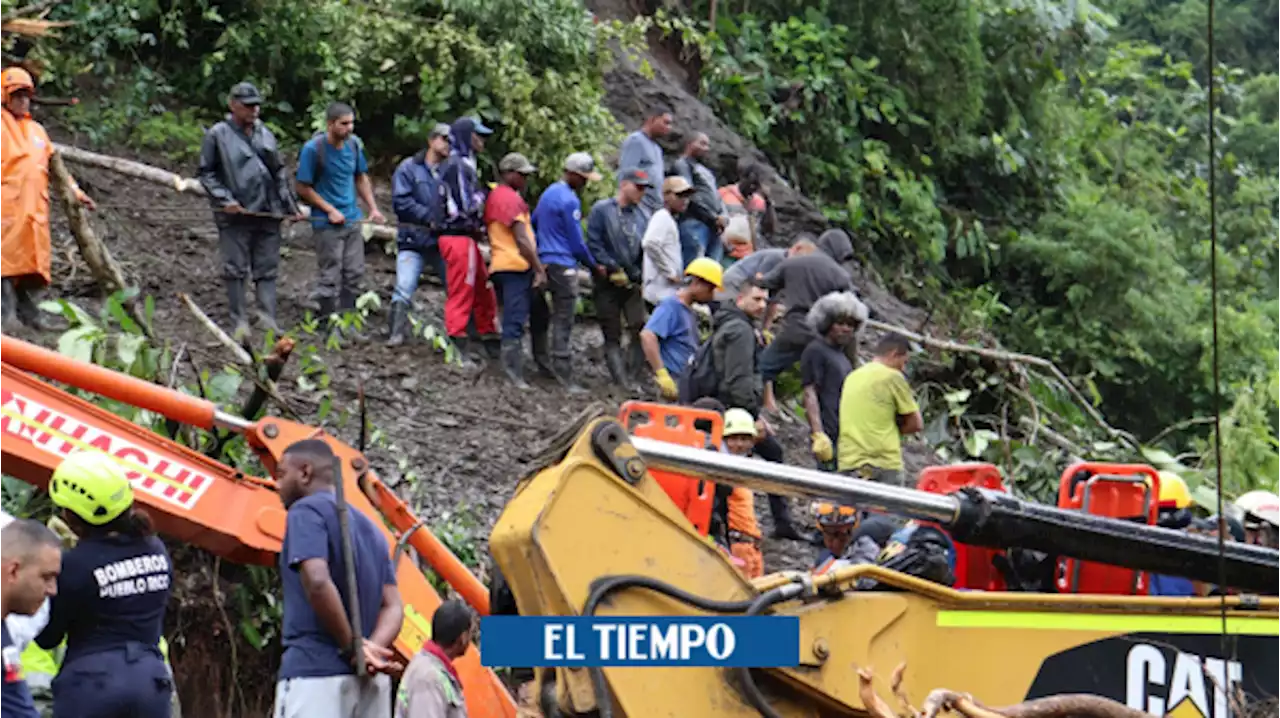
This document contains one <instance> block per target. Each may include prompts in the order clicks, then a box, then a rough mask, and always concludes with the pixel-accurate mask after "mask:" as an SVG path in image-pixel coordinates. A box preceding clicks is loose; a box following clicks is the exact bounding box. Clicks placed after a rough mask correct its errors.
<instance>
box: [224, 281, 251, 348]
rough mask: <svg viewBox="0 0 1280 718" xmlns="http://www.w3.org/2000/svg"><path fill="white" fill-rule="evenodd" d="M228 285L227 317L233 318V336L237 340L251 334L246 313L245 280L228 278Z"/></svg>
mask: <svg viewBox="0 0 1280 718" xmlns="http://www.w3.org/2000/svg"><path fill="white" fill-rule="evenodd" d="M226 285H227V318H228V319H230V320H231V338H232V339H235V340H236V341H240V340H241V339H244V338H245V337H246V336H247V335H248V334H249V319H248V318H247V317H246V316H245V313H244V300H245V297H244V280H243V279H228V280H226Z"/></svg>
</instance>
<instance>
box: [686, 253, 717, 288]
mask: <svg viewBox="0 0 1280 718" xmlns="http://www.w3.org/2000/svg"><path fill="white" fill-rule="evenodd" d="M684 274H685V276H686V277H697V278H699V279H705V280H707V281H708V282H710V283H711V285H712V286H714V287H715V288H716V289H724V267H721V266H720V263H719V262H717V261H716V260H714V259H711V258H710V257H698V258H697V259H695V260H693V261H692V262H689V266H688V267H685V269H684Z"/></svg>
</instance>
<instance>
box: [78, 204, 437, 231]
mask: <svg viewBox="0 0 1280 718" xmlns="http://www.w3.org/2000/svg"><path fill="white" fill-rule="evenodd" d="M96 205H97V207H98V208H99V209H111V210H128V211H132V212H140V213H143V214H146V215H149V219H151V220H153V221H157V222H160V223H171V224H179V223H187V222H190V221H191V220H193V219H197V218H200V217H208V216H209V214H210V213H211V212H212V213H214V214H225V215H227V216H231V217H253V218H255V219H274V220H278V221H282V222H291V223H292V222H309V221H311V216H310V215H308V216H307V217H306V218H304V219H299V218H298V217H297V215H292V214H281V213H275V212H251V211H248V210H245V211H242V212H228V211H226V210H225V209H221V208H217V207H191V206H181V205H158V204H146V205H141V204H132V203H130V202H97V203H96ZM157 215H168V216H167V217H163V216H157ZM346 224H348V225H352V224H372V225H374V226H376V227H386V228H388V229H399V228H401V227H404V228H412V229H423V230H426V231H428V232H434V233H436V234H448V232H449V230H447V229H443V228H441V227H435V226H432V225H427V224H417V223H414V222H396V223H395V224H391V223H389V222H374V221H372V220H370V219H369V218H367V217H366V218H364V219H358V220H355V221H349V222H347V223H346Z"/></svg>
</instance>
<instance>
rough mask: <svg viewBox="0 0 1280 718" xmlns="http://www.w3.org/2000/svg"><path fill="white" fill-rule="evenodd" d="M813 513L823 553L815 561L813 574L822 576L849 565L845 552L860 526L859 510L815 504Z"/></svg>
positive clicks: (837, 505) (824, 503) (834, 505)
mask: <svg viewBox="0 0 1280 718" xmlns="http://www.w3.org/2000/svg"><path fill="white" fill-rule="evenodd" d="M813 512H814V514H815V515H816V519H817V524H818V531H819V533H820V534H821V536H822V551H820V552H819V553H818V557H817V558H816V559H814V562H813V574H814V575H816V576H820V575H822V574H824V573H827V572H828V571H830V570H832V569H834V568H839V567H841V566H844V565H846V564H847V563H848V562H847V561H846V560H845V552H847V551H848V550H849V547H850V545H851V544H852V540H853V529H854V527H856V526H857V525H858V510H857V509H855V508H854V507H852V506H842V505H840V504H832V503H826V502H823V503H818V504H815V505H814V508H813Z"/></svg>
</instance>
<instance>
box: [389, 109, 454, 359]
mask: <svg viewBox="0 0 1280 718" xmlns="http://www.w3.org/2000/svg"><path fill="white" fill-rule="evenodd" d="M449 152H450V148H449V126H448V125H446V124H444V123H439V124H437V125H436V126H435V127H433V128H432V129H431V135H430V136H429V137H428V138H427V148H426V149H424V150H422V151H420V152H418V153H417V154H415V155H413V156H412V157H406V158H405V159H404V160H403V161H402V162H401V163H400V166H399V167H396V173H395V174H394V175H393V176H392V178H391V207H392V209H394V210H395V212H396V220H398V221H399V222H400V229H399V230H398V231H397V232H396V286H395V290H394V291H393V292H392V293H391V338H390V339H388V340H387V346H390V347H394V346H399V345H401V344H403V343H404V331H405V326H406V325H407V324H408V322H409V305H410V304H412V303H413V293H414V292H415V291H417V289H418V277H419V276H420V275H421V274H422V266H423V264H425V263H427V262H430V263H431V265H432V266H433V267H434V268H435V272H436V276H437V277H440V280H441V281H444V280H445V269H444V259H443V258H442V257H441V256H440V245H439V237H438V236H437V232H436V229H435V227H436V225H437V224H438V223H439V221H440V191H439V190H440V175H441V170H442V169H443V167H444V163H445V160H447V159H449ZM445 291H446V292H448V291H449V287H448V285H447V284H446V285H445Z"/></svg>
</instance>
